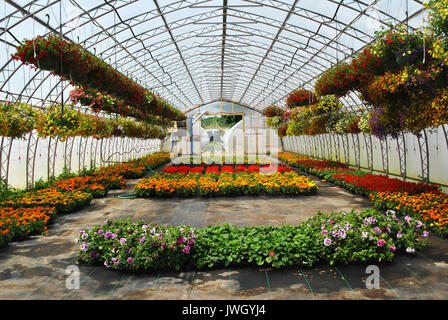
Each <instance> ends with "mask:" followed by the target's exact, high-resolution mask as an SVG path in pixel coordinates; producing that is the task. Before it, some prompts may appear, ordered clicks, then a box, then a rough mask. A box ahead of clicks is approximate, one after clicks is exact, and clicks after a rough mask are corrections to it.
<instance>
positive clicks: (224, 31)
mask: <svg viewBox="0 0 448 320" xmlns="http://www.w3.org/2000/svg"><path fill="white" fill-rule="evenodd" d="M226 34H227V0H223V6H222V43H221V47H222V48H221V94H220V99H223V98H224V97H223V94H222V93H223V91H224V90H223V86H224V60H225V50H226V49H225V46H226Z"/></svg>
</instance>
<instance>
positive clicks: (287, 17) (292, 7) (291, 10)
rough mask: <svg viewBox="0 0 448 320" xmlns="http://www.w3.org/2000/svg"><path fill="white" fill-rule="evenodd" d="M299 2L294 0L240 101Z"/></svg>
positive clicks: (241, 98) (241, 99)
mask: <svg viewBox="0 0 448 320" xmlns="http://www.w3.org/2000/svg"><path fill="white" fill-rule="evenodd" d="M297 2H298V0H294V3H293V4H292V6H291V8H290V10H289V12H288V14H287V15H286V17H285V19H284V21H283V23H282V25H281V26H280V28H279V29H278V31H277V34H276V35H275V37H274V39H272V42H271V45H270V46H269V49H268V50H267V51H266V53H265V55H264V57H263V59H261V61H260V64H259V65H258V67H257V69H256V70H255V72H254V74H253V76H252V78H251V79H250V81H249V83H248V84H247V87H246V89H245V90H244V92H243V94H242V95H241V96H240V99H239V100H240V101H243V98H244V96H245V95H246V93H247V90H248V89H249V87H250V86H251V84H252V82H253V81H254V79H255V77H256V76H257V73H258V71H259V70H260V68H261V66H262V65H263V63H264V61H265V60H266V57H267V56H268V55H269V53H270V52H271V50H272V49H273V47H274V45H275V43H276V42H277V40H278V37H279V36H280V34H281V33H282V31H283V29H284V28H285V24H286V22H288V20H289V17H290V16H291V14H292V12H293V11H294V10H295V8H296V4H297ZM249 105H251V103H249Z"/></svg>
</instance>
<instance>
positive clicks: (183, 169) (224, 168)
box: [163, 164, 292, 174]
mask: <svg viewBox="0 0 448 320" xmlns="http://www.w3.org/2000/svg"><path fill="white" fill-rule="evenodd" d="M291 170H292V169H291V168H290V167H286V166H283V165H277V166H274V165H269V164H267V165H254V164H252V165H241V164H239V165H234V166H233V165H210V166H203V165H198V166H187V165H173V166H168V167H166V168H165V169H163V171H164V172H168V173H183V174H187V173H217V174H219V173H221V172H261V173H268V172H274V171H277V172H285V171H291Z"/></svg>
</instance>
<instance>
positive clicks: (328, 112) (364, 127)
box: [263, 90, 372, 137]
mask: <svg viewBox="0 0 448 320" xmlns="http://www.w3.org/2000/svg"><path fill="white" fill-rule="evenodd" d="M302 91H303V90H302ZM310 94H311V92H310ZM288 101H289V98H288ZM305 102H306V101H305ZM305 102H302V103H305ZM342 106H343V104H342V103H341V102H339V100H338V99H337V97H336V96H334V95H329V96H323V97H320V98H319V99H317V100H316V101H314V102H313V103H312V102H309V104H301V105H299V106H297V103H296V104H294V103H291V104H288V107H287V108H286V109H285V110H283V109H281V108H278V107H275V106H270V107H267V108H266V109H265V110H264V111H263V114H264V115H265V116H266V117H267V119H266V125H267V126H268V127H271V128H274V129H277V130H278V134H279V136H281V137H283V136H286V135H288V136H299V135H316V134H324V133H335V134H348V133H351V134H356V133H360V132H364V133H372V130H371V128H370V123H369V120H370V113H368V112H365V111H363V110H359V111H357V112H354V111H342V110H341V109H342Z"/></svg>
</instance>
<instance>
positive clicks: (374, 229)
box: [372, 227, 382, 234]
mask: <svg viewBox="0 0 448 320" xmlns="http://www.w3.org/2000/svg"><path fill="white" fill-rule="evenodd" d="M372 231H374V232H375V233H376V234H381V233H382V231H381V229H380V228H378V227H375V228H373V229H372Z"/></svg>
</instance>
